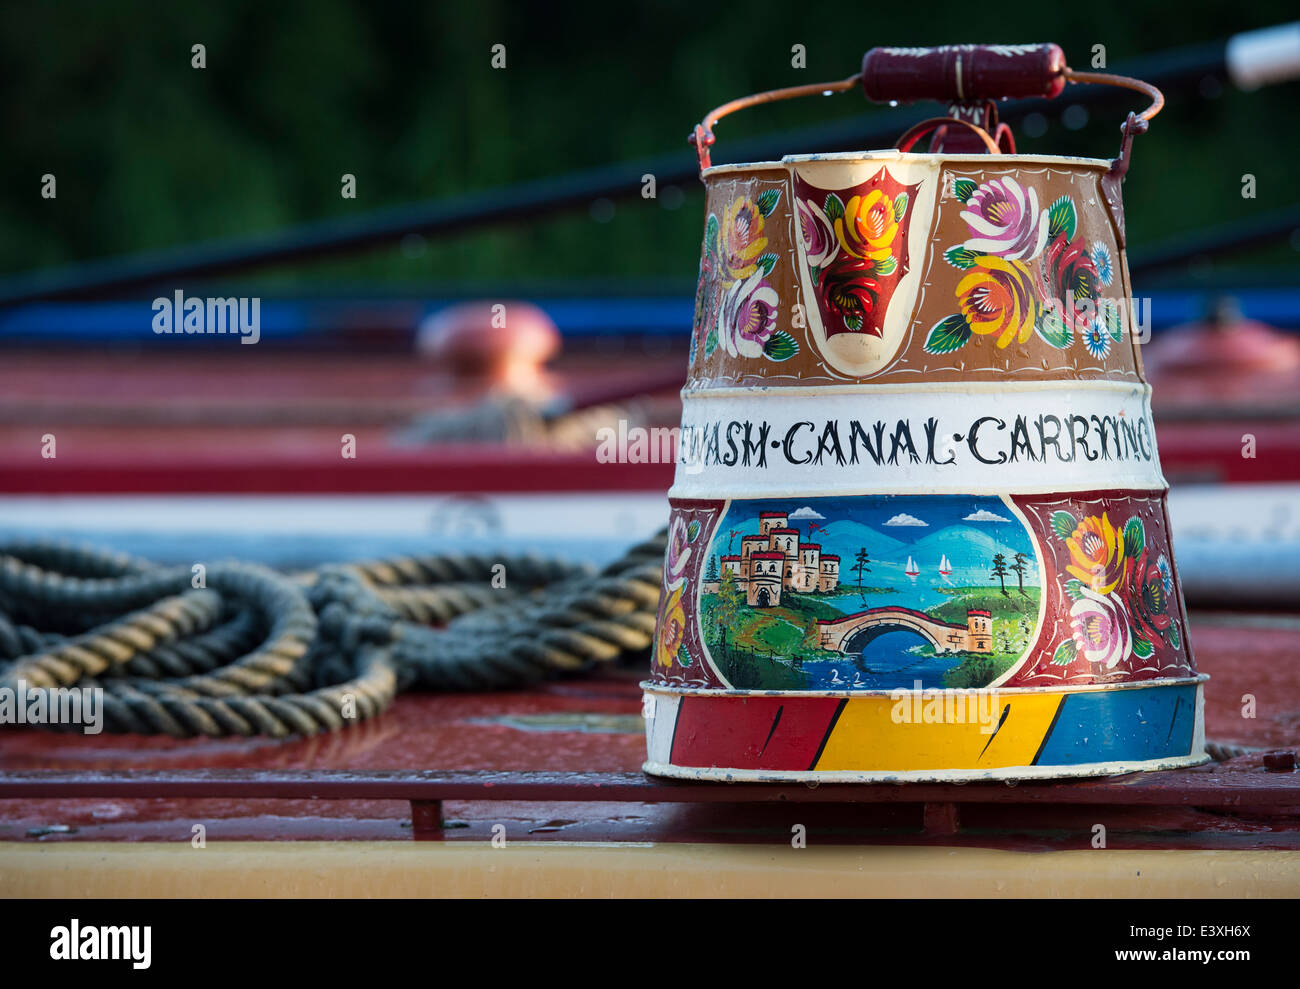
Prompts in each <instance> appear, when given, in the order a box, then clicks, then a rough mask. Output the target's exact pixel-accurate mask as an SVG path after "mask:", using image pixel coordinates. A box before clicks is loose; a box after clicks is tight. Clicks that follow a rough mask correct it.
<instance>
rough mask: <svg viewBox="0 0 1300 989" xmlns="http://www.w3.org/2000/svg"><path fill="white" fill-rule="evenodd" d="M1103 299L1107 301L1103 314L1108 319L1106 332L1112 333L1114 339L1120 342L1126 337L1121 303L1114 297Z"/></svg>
mask: <svg viewBox="0 0 1300 989" xmlns="http://www.w3.org/2000/svg"><path fill="white" fill-rule="evenodd" d="M1103 301H1104V302H1105V306H1104V307H1103V316H1104V318H1105V320H1106V332H1107V333H1109V334H1110V338H1111V339H1112V340H1114V341H1115V342H1116V343H1119V342H1120V341H1121V340H1123V339H1124V321H1123V320H1122V319H1121V318H1120V315H1119V303H1118V302H1116V301H1115V300H1114V299H1106V300H1103Z"/></svg>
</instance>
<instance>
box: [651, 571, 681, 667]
mask: <svg viewBox="0 0 1300 989" xmlns="http://www.w3.org/2000/svg"><path fill="white" fill-rule="evenodd" d="M685 641H686V610H685V609H684V608H683V607H682V589H681V588H680V587H679V588H677V589H676V590H675V591H673V592H671V593H670V594H669V595H668V596H667V598H666V599H665V600H664V603H663V607H662V608H661V609H660V611H659V626H658V629H657V632H656V635H655V661H656V662H657V663H658V664H659V665H660V666H662V667H664V668H665V669H668V668H671V667H672V665H673V662H674V661H675V660H676V658H677V651H678V650H679V649H681V647H682V644H683V643H684V642H685Z"/></svg>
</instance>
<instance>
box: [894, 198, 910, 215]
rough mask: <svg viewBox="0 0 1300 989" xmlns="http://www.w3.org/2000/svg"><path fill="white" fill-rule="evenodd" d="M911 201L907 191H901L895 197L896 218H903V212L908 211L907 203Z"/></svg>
mask: <svg viewBox="0 0 1300 989" xmlns="http://www.w3.org/2000/svg"><path fill="white" fill-rule="evenodd" d="M910 201H911V200H910V198H909V197H908V195H907V193H905V192H900V193H899V194H898V195H897V196H895V197H894V219H895V220H901V219H902V218H903V214H904V213H906V212H907V204H908V203H909V202H910Z"/></svg>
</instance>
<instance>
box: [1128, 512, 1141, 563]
mask: <svg viewBox="0 0 1300 989" xmlns="http://www.w3.org/2000/svg"><path fill="white" fill-rule="evenodd" d="M1146 544H1147V531H1146V529H1145V528H1144V527H1143V525H1142V520H1141V519H1140V518H1138V517H1137V516H1136V515H1134V516H1133V517H1132V518H1131V519H1129V520H1128V523H1127V524H1126V525H1125V526H1124V554H1125V555H1126V556H1128V557H1135V556H1138V555H1139V554H1140V553H1141V552H1142V547H1144V546H1145V545H1146Z"/></svg>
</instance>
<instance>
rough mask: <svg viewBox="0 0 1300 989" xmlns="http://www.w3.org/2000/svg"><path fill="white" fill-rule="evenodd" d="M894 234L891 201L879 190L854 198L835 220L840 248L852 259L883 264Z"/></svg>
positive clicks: (891, 245) (896, 226) (895, 224)
mask: <svg viewBox="0 0 1300 989" xmlns="http://www.w3.org/2000/svg"><path fill="white" fill-rule="evenodd" d="M897 234H898V217H897V216H895V215H894V201H893V200H892V199H890V198H889V197H888V196H886V195H885V194H884V193H883V192H881V191H880V190H879V189H873V190H871V192H869V193H867V194H866V195H865V196H854V197H853V198H852V199H850V200H849V201H848V202H847V203H845V205H844V215H843V216H842V217H840V218H839V219H837V220H836V221H835V236H836V238H837V239H838V240H839V242H840V246H841V247H842V248H844V250H845V251H847V252H848V253H849V254H852V255H853V256H854V257H855V258H864V259H866V260H868V261H884V260H886V259H888V258H889V256H890V251H891V249H892V247H893V244H894V237H895V236H896V235H897Z"/></svg>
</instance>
